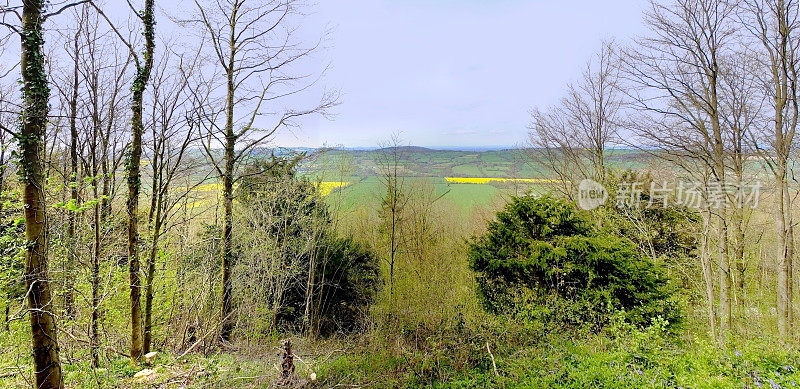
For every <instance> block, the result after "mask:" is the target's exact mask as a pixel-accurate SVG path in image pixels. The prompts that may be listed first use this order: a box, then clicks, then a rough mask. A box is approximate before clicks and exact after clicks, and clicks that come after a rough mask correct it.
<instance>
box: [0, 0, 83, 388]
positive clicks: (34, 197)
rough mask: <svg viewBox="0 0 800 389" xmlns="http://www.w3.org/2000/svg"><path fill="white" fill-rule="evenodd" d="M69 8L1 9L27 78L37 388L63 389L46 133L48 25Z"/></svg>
mask: <svg viewBox="0 0 800 389" xmlns="http://www.w3.org/2000/svg"><path fill="white" fill-rule="evenodd" d="M79 3H81V2H76V3H66V4H62V5H61V7H60V8H58V9H57V10H55V11H53V12H52V13H49V14H48V13H46V12H45V2H44V1H41V0H24V1H23V2H22V5H21V6H5V7H2V8H0V12H1V13H2V14H3V16H6V15H14V16H15V17H16V20H19V21H20V24H19V25H15V24H12V23H7V22H6V21H5V18H4V19H3V21H2V22H0V25H3V26H4V27H7V28H9V29H10V30H11V31H13V32H14V33H15V34H17V35H18V36H19V37H20V43H21V52H20V57H21V59H20V72H21V73H22V83H23V86H22V102H23V103H22V112H21V115H20V126H19V130H18V131H13V130H11V129H9V128H3V131H7V132H10V133H13V135H14V137H15V138H16V139H17V142H18V143H19V151H20V177H21V181H22V184H23V208H24V217H25V239H26V240H27V242H28V243H27V245H26V249H25V274H24V278H25V285H26V287H27V300H28V316H29V317H30V323H31V331H32V345H33V361H34V372H35V376H36V387H37V388H45V389H49V388H63V387H64V382H63V379H62V376H61V361H60V358H59V349H58V339H57V334H56V317H55V315H54V314H53V298H52V292H51V289H50V279H49V275H48V261H47V229H48V221H47V202H46V200H45V196H44V165H43V161H42V158H43V155H44V148H45V138H44V135H45V127H46V126H47V114H48V101H49V98H50V88H49V86H48V82H47V71H46V70H45V67H44V63H45V61H44V52H43V50H42V46H43V44H44V34H43V31H42V25H43V24H44V22H45V20H46V19H47V18H48V17H50V16H52V15H57V14H59V13H61V12H63V11H64V10H66V9H68V8H70V7H72V6H74V5H76V4H79Z"/></svg>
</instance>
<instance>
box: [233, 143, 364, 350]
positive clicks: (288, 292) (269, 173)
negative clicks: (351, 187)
mask: <svg viewBox="0 0 800 389" xmlns="http://www.w3.org/2000/svg"><path fill="white" fill-rule="evenodd" d="M299 160H300V159H299V157H298V158H294V159H288V158H279V157H274V156H273V157H272V158H271V159H269V160H259V161H256V162H254V163H253V164H251V165H250V166H249V167H248V168H247V169H245V171H244V174H243V176H242V183H241V186H240V189H239V190H240V197H239V198H240V199H241V201H242V204H243V205H244V206H245V207H248V208H247V209H250V210H257V209H261V210H266V211H265V213H268V214H269V215H271V217H269V218H248V219H247V220H248V221H247V223H248V225H247V226H246V228H247V229H248V230H249V231H256V230H258V231H260V232H261V233H264V234H265V235H266V236H269V237H272V238H274V239H275V242H276V244H278V245H280V246H281V249H280V250H278V251H280V253H281V254H280V259H279V260H280V263H281V264H282V267H283V270H281V271H282V272H284V274H282V275H280V277H281V278H282V279H284V280H289V281H288V285H286V287H285V289H283V290H281V293H282V298H281V299H280V300H281V306H280V309H279V310H278V311H277V313H276V317H275V321H276V324H277V325H278V327H279V328H281V329H284V330H292V329H303V328H304V329H307V330H308V329H310V330H312V332H314V333H319V334H321V335H331V334H334V333H337V332H351V331H353V330H355V329H357V327H358V325H359V324H360V323H361V322H362V319H363V318H364V317H365V315H366V313H367V310H368V308H369V306H370V305H371V304H372V301H373V297H374V296H375V294H376V291H377V289H378V284H379V271H378V261H377V258H376V257H375V256H374V255H373V254H372V253H371V252H369V251H368V250H366V249H365V248H364V247H362V246H361V245H359V244H358V243H356V242H355V241H354V240H352V239H349V238H341V237H339V236H337V235H336V233H335V232H334V229H333V225H332V221H331V217H330V214H329V212H328V208H327V205H326V203H325V202H324V201H323V199H322V198H321V197H320V196H319V195H318V194H317V191H316V188H315V186H314V185H313V184H312V183H311V182H309V181H308V180H306V179H304V178H301V177H298V176H297V172H296V169H297V163H298V161H299ZM276 221H277V222H276ZM312 269H313V270H312ZM311 271H313V276H312V277H309V272H311ZM275 276H276V275H273V277H275ZM309 281H311V282H309ZM309 287H311V288H313V290H312V293H311V297H310V298H309ZM267 293H271V292H269V291H268V292H267ZM309 300H310V307H309V311H310V312H311V317H312V322H311V323H306V322H305V320H306V318H307V317H306V305H307V304H308V302H309ZM309 326H311V328H309Z"/></svg>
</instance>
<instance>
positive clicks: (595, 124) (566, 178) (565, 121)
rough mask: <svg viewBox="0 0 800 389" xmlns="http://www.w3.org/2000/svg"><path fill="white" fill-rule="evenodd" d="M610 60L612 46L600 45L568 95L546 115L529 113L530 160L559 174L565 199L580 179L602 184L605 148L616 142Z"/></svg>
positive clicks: (615, 82)
mask: <svg viewBox="0 0 800 389" xmlns="http://www.w3.org/2000/svg"><path fill="white" fill-rule="evenodd" d="M615 57H616V54H615V49H614V45H613V43H604V44H603V47H602V49H601V50H600V51H599V52H598V53H597V54H595V55H594V56H593V57H592V59H591V60H590V61H589V62H588V63H587V64H586V68H585V70H584V71H583V74H582V76H581V79H580V81H579V82H578V83H577V84H570V85H568V87H567V95H566V96H565V97H563V98H562V99H561V102H560V103H559V104H558V105H557V106H555V107H553V108H552V109H550V110H549V111H547V112H542V111H539V110H538V109H533V110H532V111H531V123H530V125H529V129H530V130H531V131H530V144H531V146H532V147H533V149H532V150H530V157H531V159H532V160H533V162H534V163H535V164H537V165H539V166H542V167H544V168H545V170H546V171H547V172H548V173H554V174H556V176H558V178H559V179H560V181H561V189H562V191H563V192H564V194H565V195H567V196H569V197H570V198H571V197H572V196H573V194H574V193H573V192H574V191H573V186H574V184H576V183H577V181H580V180H581V179H584V178H593V179H595V180H597V181H599V182H601V183H603V182H605V181H606V176H607V169H608V167H607V163H606V159H605V158H606V155H607V154H608V149H609V147H610V146H613V145H614V144H618V143H620V142H619V139H618V136H619V134H618V132H619V127H620V117H619V115H620V109H621V108H622V103H623V95H622V93H621V91H620V90H619V81H620V74H619V72H620V71H619V63H618V62H617V60H616V58H615Z"/></svg>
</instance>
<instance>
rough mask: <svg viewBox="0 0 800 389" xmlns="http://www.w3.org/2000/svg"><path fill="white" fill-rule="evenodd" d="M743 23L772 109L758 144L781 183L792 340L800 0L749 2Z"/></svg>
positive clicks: (779, 216) (781, 298)
mask: <svg viewBox="0 0 800 389" xmlns="http://www.w3.org/2000/svg"><path fill="white" fill-rule="evenodd" d="M740 16H741V21H742V25H743V26H744V28H745V30H746V31H747V32H749V33H750V38H751V40H750V41H751V42H754V43H755V44H753V45H749V46H751V47H755V48H756V49H755V50H756V51H755V53H754V58H756V59H757V61H758V65H759V69H758V70H757V71H756V72H755V73H756V74H758V77H759V80H760V83H761V92H760V94H761V95H763V96H765V98H766V101H767V104H768V107H769V113H768V115H769V117H770V118H769V119H768V120H769V121H770V122H771V125H768V126H765V127H766V128H769V130H767V131H764V132H762V133H753V136H752V139H751V140H752V145H753V146H754V147H756V148H757V150H758V152H759V155H760V156H761V157H762V158H761V159H762V160H763V161H764V164H765V166H766V168H767V169H768V170H769V172H771V173H772V176H773V178H774V182H775V191H776V194H777V199H776V206H777V207H776V213H775V222H776V228H777V233H778V250H779V255H778V258H777V259H778V260H777V264H778V280H777V282H778V285H777V292H778V294H777V295H778V330H779V332H780V334H781V336H782V337H784V339H787V338H789V337H791V334H792V325H793V312H792V311H793V310H792V267H793V266H792V259H793V257H794V230H793V223H794V222H793V220H792V207H793V205H792V204H793V202H792V198H791V197H790V194H789V178H790V175H791V165H792V163H791V157H792V154H793V153H794V152H795V151H796V150H795V146H794V143H795V134H796V130H797V119H798V112H799V111H798V101H797V97H798V96H797V88H798V87H797V72H798V66H800V65H798V63H797V61H798V59H800V57H798V55H797V54H798V50H799V49H800V41H798V27H800V24H798V23H799V22H798V17H800V8H799V7H798V3H797V1H795V0H745V1H742V2H741V4H740Z"/></svg>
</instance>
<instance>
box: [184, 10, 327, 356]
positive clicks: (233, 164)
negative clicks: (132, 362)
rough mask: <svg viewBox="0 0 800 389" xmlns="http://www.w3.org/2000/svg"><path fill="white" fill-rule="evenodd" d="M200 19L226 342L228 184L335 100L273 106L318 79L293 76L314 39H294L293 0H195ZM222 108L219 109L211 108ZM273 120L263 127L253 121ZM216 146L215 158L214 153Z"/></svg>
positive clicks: (199, 95) (200, 92)
mask: <svg viewBox="0 0 800 389" xmlns="http://www.w3.org/2000/svg"><path fill="white" fill-rule="evenodd" d="M195 4H196V6H197V13H198V17H197V19H196V20H192V22H193V23H196V24H198V25H199V26H201V30H202V31H203V40H204V44H205V47H206V48H208V49H210V51H211V53H210V57H211V58H210V60H211V61H213V63H214V68H215V70H217V71H218V73H221V79H222V80H223V82H222V85H223V87H222V89H223V90H224V92H222V93H220V94H221V95H222V96H220V98H219V99H217V98H216V96H215V92H216V86H215V83H216V81H217V80H215V79H211V80H206V81H205V82H204V83H205V84H206V85H202V83H199V84H198V85H197V86H196V87H193V90H194V96H195V98H196V99H197V101H202V102H203V103H205V105H204V107H205V109H204V112H202V118H203V120H201V121H200V125H201V126H202V127H203V129H204V140H203V146H204V148H205V150H206V154H207V156H208V158H209V159H210V160H211V162H212V164H213V166H214V169H215V171H216V173H217V176H218V177H219V179H220V181H221V182H222V196H223V208H224V220H223V224H224V225H223V231H222V239H223V253H222V313H221V315H220V317H221V318H222V324H221V328H220V336H221V338H222V339H223V340H230V338H231V332H232V330H233V325H232V321H231V320H230V317H231V315H232V312H233V306H232V301H233V300H232V297H233V296H232V294H233V290H232V287H231V268H232V264H233V261H234V255H233V243H232V241H231V231H232V228H233V224H232V223H233V220H232V219H233V199H234V193H233V191H234V183H235V181H236V180H237V178H236V177H237V176H236V171H237V168H238V166H239V165H240V164H241V163H242V162H243V161H245V160H247V158H248V157H249V156H250V155H251V153H253V152H254V151H255V149H256V148H257V147H259V146H261V145H263V144H264V143H265V142H267V141H269V140H270V139H271V137H272V136H273V135H274V134H275V133H276V132H277V131H278V130H280V129H281V128H283V127H285V126H291V125H293V124H294V123H295V120H296V119H299V118H301V117H304V116H309V115H312V114H325V113H326V112H327V110H328V109H329V108H331V107H332V106H334V105H335V104H336V96H335V95H333V94H325V95H324V96H323V97H322V99H321V101H320V102H319V104H316V105H314V106H311V107H308V108H305V109H300V110H297V109H283V108H280V106H279V104H280V103H281V102H282V101H284V99H285V98H286V97H288V96H292V95H296V94H298V93H301V92H303V91H305V90H307V89H309V88H310V87H311V86H312V85H313V84H314V83H315V82H316V81H317V80H318V78H311V77H310V76H309V75H297V74H295V73H296V72H295V71H294V70H293V67H294V66H295V65H296V64H297V63H298V62H301V61H302V60H303V59H304V58H307V57H308V56H309V55H310V54H311V53H312V52H313V51H314V50H316V49H317V47H318V44H316V45H313V46H311V47H305V46H303V44H302V43H301V42H296V38H295V33H294V32H295V28H294V27H293V26H292V25H291V23H292V18H295V17H299V16H302V15H301V13H300V9H299V8H298V7H299V5H300V3H299V2H298V1H296V0H269V1H254V0H220V1H211V2H209V3H202V4H201V3H200V2H199V1H198V0H195ZM217 106H219V107H220V108H219V109H217V108H216V107H217ZM270 120H271V121H272V124H269V125H267V126H266V127H262V126H260V125H258V123H257V121H258V122H259V123H265V122H269V121H270ZM220 146H221V147H222V149H223V153H222V155H221V156H220V155H219V153H218V152H217V151H216V150H215V148H217V147H220Z"/></svg>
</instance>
